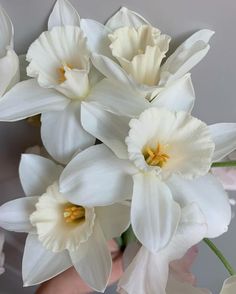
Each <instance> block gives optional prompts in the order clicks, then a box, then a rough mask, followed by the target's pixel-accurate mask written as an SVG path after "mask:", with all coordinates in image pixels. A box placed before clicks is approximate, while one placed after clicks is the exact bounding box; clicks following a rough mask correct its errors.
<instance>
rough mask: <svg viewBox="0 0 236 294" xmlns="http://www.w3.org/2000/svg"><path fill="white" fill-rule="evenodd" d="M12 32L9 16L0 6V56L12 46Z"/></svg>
mask: <svg viewBox="0 0 236 294" xmlns="http://www.w3.org/2000/svg"><path fill="white" fill-rule="evenodd" d="M13 34H14V29H13V25H12V22H11V20H10V17H9V16H8V14H7V13H6V11H5V10H4V9H3V8H2V7H1V6H0V58H1V57H3V56H4V55H5V54H6V50H7V47H10V48H13ZM1 78H2V77H1Z"/></svg>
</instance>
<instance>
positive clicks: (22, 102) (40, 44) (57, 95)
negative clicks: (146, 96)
mask: <svg viewBox="0 0 236 294" xmlns="http://www.w3.org/2000/svg"><path fill="white" fill-rule="evenodd" d="M48 27H49V29H50V30H49V31H46V32H43V33H42V34H41V35H40V36H39V38H38V39H37V40H36V41H34V42H33V44H32V45H31V46H30V48H29V50H28V53H27V60H28V61H29V66H28V68H27V73H28V75H29V76H30V77H33V79H29V80H26V81H22V82H20V83H18V84H17V85H16V86H15V87H13V89H12V90H11V91H10V92H8V93H7V94H6V95H4V97H3V98H2V100H1V102H0V113H1V114H0V121H17V120H21V119H24V118H26V117H29V116H33V115H36V114H39V113H41V114H42V115H41V122H42V127H41V135H42V140H43V143H44V145H45V147H46V149H47V151H48V152H49V153H50V155H51V156H52V157H53V158H55V159H56V160H57V161H58V162H60V163H63V164H66V163H67V162H68V161H69V160H70V159H71V158H72V157H73V156H74V154H75V153H77V152H78V151H80V150H83V149H86V148H87V147H88V146H91V145H93V144H94V143H95V138H94V137H93V136H91V135H90V134H88V133H87V132H86V131H84V129H83V128H82V126H81V123H80V105H81V101H83V100H88V101H89V100H96V97H97V96H98V97H100V96H101V97H103V96H105V97H107V99H108V94H107V93H108V92H110V91H111V87H110V88H107V89H106V90H105V91H106V94H103V93H101V90H100V88H98V89H97V90H96V86H95V85H96V84H97V82H98V81H100V79H101V76H102V75H101V74H100V73H98V72H97V70H95V69H94V68H93V67H92V66H91V64H90V60H89V56H90V52H91V50H95V48H97V49H96V52H100V53H102V54H103V53H104V54H105V52H104V50H105V51H106V48H108V46H105V43H104V40H103V39H104V38H103V37H99V38H97V37H96V36H97V35H96V34H95V33H94V32H91V33H92V34H93V37H94V36H95V37H94V43H93V46H92V45H91V40H90V41H89V42H87V39H86V36H85V34H84V32H83V30H82V28H81V27H80V18H79V15H78V13H77V12H76V10H75V9H74V8H73V7H72V5H71V4H69V2H68V1H65V0H59V1H58V2H57V3H56V5H55V7H54V9H53V12H52V14H51V16H50V18H49V23H48ZM101 29H102V30H104V27H103V26H102V27H101ZM98 36H100V34H98ZM106 36H107V34H106ZM95 39H96V40H95Z"/></svg>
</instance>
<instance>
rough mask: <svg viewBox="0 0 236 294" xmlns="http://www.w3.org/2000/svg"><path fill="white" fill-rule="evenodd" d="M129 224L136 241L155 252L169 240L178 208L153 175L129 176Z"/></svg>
mask: <svg viewBox="0 0 236 294" xmlns="http://www.w3.org/2000/svg"><path fill="white" fill-rule="evenodd" d="M133 180H134V189H133V197H132V205H131V223H132V227H133V230H134V233H135V235H136V236H137V238H138V239H139V241H140V242H141V243H142V244H143V245H144V246H145V247H146V248H147V249H148V250H150V251H152V252H157V251H159V250H160V249H162V248H163V247H165V246H166V245H167V244H168V243H169V242H170V240H171V238H172V237H173V234H174V233H175V231H176V228H177V226H178V224H179V220H180V214H181V211H180V207H179V205H178V204H177V203H176V202H175V201H174V200H173V198H172V195H171V192H170V190H169V188H168V187H167V186H166V184H165V183H164V182H162V181H160V180H159V178H158V177H157V176H156V174H154V173H146V174H141V173H140V174H137V175H135V176H133Z"/></svg>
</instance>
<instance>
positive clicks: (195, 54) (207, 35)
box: [160, 29, 214, 85]
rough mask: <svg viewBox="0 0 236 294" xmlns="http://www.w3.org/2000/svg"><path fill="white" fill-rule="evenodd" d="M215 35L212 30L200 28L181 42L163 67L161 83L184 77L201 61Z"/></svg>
mask: <svg viewBox="0 0 236 294" xmlns="http://www.w3.org/2000/svg"><path fill="white" fill-rule="evenodd" d="M213 35H214V32H213V31H211V30H206V29H205V30H200V31H198V32H196V33H195V34H193V35H192V36H191V37H190V38H188V39H187V40H186V41H185V42H184V43H183V44H181V45H180V46H179V47H178V48H177V49H176V51H175V52H174V53H173V54H172V55H171V56H170V57H169V58H168V59H167V60H166V62H165V63H164V65H163V66H162V67H161V77H160V84H163V85H164V84H166V83H167V82H170V81H173V80H176V79H178V78H180V77H182V76H183V75H185V74H186V73H187V72H189V71H190V70H191V69H192V68H193V67H194V66H195V65H196V64H197V63H199V62H200V61H201V60H202V59H203V58H204V57H205V55H206V54H207V52H208V51H209V49H210V46H209V45H208V42H209V41H210V39H211V37H212V36H213Z"/></svg>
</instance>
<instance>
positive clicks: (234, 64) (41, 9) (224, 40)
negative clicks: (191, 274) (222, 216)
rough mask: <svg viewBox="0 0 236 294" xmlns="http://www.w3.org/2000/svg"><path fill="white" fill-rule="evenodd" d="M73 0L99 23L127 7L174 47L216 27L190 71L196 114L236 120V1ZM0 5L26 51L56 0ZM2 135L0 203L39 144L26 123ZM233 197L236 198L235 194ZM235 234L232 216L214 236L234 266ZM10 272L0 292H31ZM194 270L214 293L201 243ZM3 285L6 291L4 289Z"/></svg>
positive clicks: (217, 273) (217, 279)
mask: <svg viewBox="0 0 236 294" xmlns="http://www.w3.org/2000/svg"><path fill="white" fill-rule="evenodd" d="M71 2H72V4H73V5H74V6H75V7H76V8H77V9H78V11H79V13H80V15H81V17H84V18H93V19H95V20H98V21H101V22H104V21H105V20H106V19H107V18H108V16H109V15H111V14H113V13H114V12H115V11H116V10H118V9H119V7H120V6H127V7H128V8H130V9H133V10H135V11H137V12H139V13H141V14H142V15H143V16H144V17H146V18H147V19H148V20H149V21H150V22H152V24H153V25H155V26H157V27H158V28H160V29H161V30H162V31H163V32H165V33H167V34H169V35H171V36H172V37H173V39H174V41H173V48H174V47H176V46H177V45H178V44H180V43H181V42H182V41H183V40H184V39H185V38H186V37H188V36H189V35H190V34H191V33H192V32H194V31H196V30H198V29H201V28H210V29H212V30H214V31H216V35H215V36H214V37H213V39H212V42H211V47H212V48H211V50H210V52H209V54H208V55H207V57H206V58H205V59H204V61H203V62H201V63H200V64H199V65H198V66H197V67H196V68H194V70H192V77H193V81H194V86H195V91H196V95H197V101H196V105H195V109H194V113H195V115H196V116H198V117H199V118H201V119H202V120H204V121H206V122H207V123H214V122H223V121H224V122H230V121H234V122H235V121H236V94H235V87H236V74H235V70H236V40H235V39H236V37H235V28H236V3H235V1H234V0H226V1H220V0H207V1H206V0H205V1H204V0H198V1H194V0H192V1H191V0H178V1H174V0H145V1H137V0H136V1H135V0H120V1H117V0H71ZM0 3H1V4H2V6H3V7H4V8H5V9H6V11H7V12H8V14H9V15H10V17H11V19H12V21H13V23H14V26H15V47H16V51H17V52H18V53H25V52H26V50H27V47H28V46H29V45H30V43H31V42H32V41H33V40H34V39H35V38H37V36H38V35H39V34H40V32H42V31H43V30H44V29H45V28H46V21H47V18H48V16H49V14H50V11H51V9H52V7H53V3H54V0H41V1H38V0H0ZM0 135H1V141H0V142H1V143H0V164H1V166H0V203H3V202H4V201H6V199H9V198H10V197H12V198H14V197H18V196H19V193H21V191H20V187H19V183H18V181H17V179H16V177H17V164H18V161H19V157H20V153H21V152H23V151H24V150H25V148H26V147H27V146H31V145H33V144H36V143H37V142H39V137H38V134H37V132H36V130H35V129H34V128H32V127H30V126H28V125H26V124H25V123H24V122H18V123H12V124H6V123H0ZM232 196H236V195H235V193H233V194H232ZM235 235H236V220H235V219H234V220H233V222H232V225H231V228H230V230H229V232H228V233H227V234H226V235H224V236H222V237H221V238H219V239H218V240H216V243H217V244H218V245H219V247H220V248H221V249H222V250H223V251H224V252H225V254H226V255H227V256H228V257H229V259H231V261H232V264H233V265H234V266H235V267H236V254H235V248H236V237H235ZM16 240H17V242H23V240H21V239H19V238H17V239H14V240H12V242H13V243H14V242H16ZM17 246H18V245H17ZM13 247H14V245H13V246H12V248H9V249H8V250H10V251H11V255H10V257H9V258H12V259H15V260H16V261H17V262H18V264H20V259H19V257H14V255H15V253H14V252H15V250H14V249H13ZM18 248H20V245H19V246H18ZM10 270H11V269H9V271H8V275H6V276H5V277H4V276H2V277H1V278H0V293H7V294H8V293H33V290H31V289H28V290H26V289H24V290H22V291H21V292H20V290H16V289H17V287H18V285H20V280H18V281H16V280H15V276H14V275H13V273H12V272H11V271H10ZM194 271H195V272H196V274H197V276H198V280H199V284H200V285H201V286H203V287H210V288H211V289H212V291H213V293H218V290H219V288H220V285H221V283H222V281H223V279H224V278H225V277H226V272H225V270H224V269H223V267H222V266H221V265H220V263H218V261H217V259H216V258H215V257H214V256H213V255H212V254H211V252H209V251H208V248H206V247H205V245H201V246H200V256H199V259H198V260H197V262H196V264H195V266H194ZM10 272H11V273H12V274H11V275H10ZM13 276H14V278H13ZM8 279H11V281H12V282H11V283H10V284H9V282H8V283H7V284H8V285H7V286H6V281H7V280H8ZM8 281H9V280H8ZM3 285H5V286H3ZM3 287H5V289H9V291H8V292H4V290H3ZM18 289H19V288H18ZM2 291H3V292H2ZM113 292H114V291H113ZM113 292H112V293H113Z"/></svg>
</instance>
